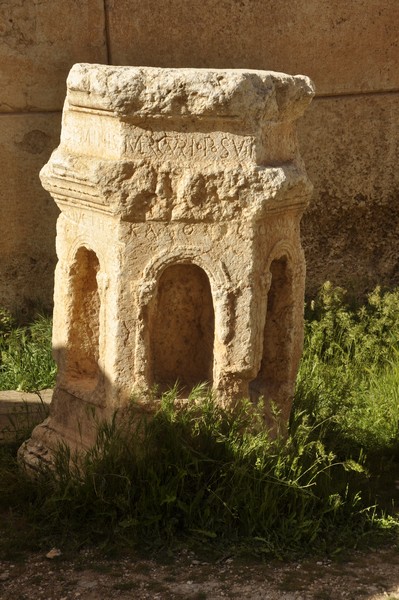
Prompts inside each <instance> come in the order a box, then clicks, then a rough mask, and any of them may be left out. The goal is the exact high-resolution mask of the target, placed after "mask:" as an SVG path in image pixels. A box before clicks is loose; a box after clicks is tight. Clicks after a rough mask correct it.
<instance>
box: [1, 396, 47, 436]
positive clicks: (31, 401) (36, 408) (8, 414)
mask: <svg viewBox="0 0 399 600" xmlns="http://www.w3.org/2000/svg"><path fill="white" fill-rule="evenodd" d="M52 395H53V390H51V389H47V390H41V391H40V392H38V393H28V392H17V391H15V390H7V391H5V392H0V444H5V443H7V442H12V441H15V440H17V439H20V437H21V434H22V433H29V430H30V429H32V427H34V426H35V425H37V424H38V423H40V422H41V421H43V420H44V419H45V418H46V416H47V415H48V412H49V406H50V402H51V398H52Z"/></svg>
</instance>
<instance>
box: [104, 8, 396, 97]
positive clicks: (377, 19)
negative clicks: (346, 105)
mask: <svg viewBox="0 0 399 600" xmlns="http://www.w3.org/2000/svg"><path fill="white" fill-rule="evenodd" d="M106 5H107V7H108V13H109V14H108V19H109V36H110V50H111V62H112V63H113V64H122V65H128V64H130V65H151V66H164V67H220V68H245V69H249V68H251V69H273V70H276V71H284V72H286V73H291V74H295V73H306V74H307V75H309V77H311V78H312V79H313V81H314V82H315V84H316V93H317V94H342V93H349V92H354V91H356V92H360V91H362V92H364V91H372V90H392V89H398V88H399V70H398V68H397V64H398V62H399V44H398V33H397V29H398V25H397V24H398V22H399V2H398V0H384V2H381V1H380V0H356V2H343V1H342V0H330V1H328V2H327V1H326V0H324V1H323V2H320V0H296V1H295V2H289V1H288V0H280V1H276V0H225V1H224V2H215V0H162V2H160V1H159V0H147V1H146V2H143V1H142V0H107V2H106Z"/></svg>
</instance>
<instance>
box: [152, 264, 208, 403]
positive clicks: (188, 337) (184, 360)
mask: <svg viewBox="0 0 399 600" xmlns="http://www.w3.org/2000/svg"><path fill="white" fill-rule="evenodd" d="M214 332H215V316H214V309H213V302H212V293H211V287H210V284H209V279H208V276H207V275H206V273H205V271H204V270H203V269H201V268H200V267H198V266H197V265H194V264H175V265H171V266H169V267H167V268H166V269H165V270H164V271H163V273H162V275H161V277H160V279H159V282H158V286H157V291H156V299H155V306H154V309H153V317H152V324H151V327H150V339H151V342H150V344H151V357H152V380H153V383H154V384H155V385H156V386H158V387H159V389H160V391H163V390H165V389H167V388H170V387H172V386H174V385H175V383H176V382H177V383H178V386H179V390H180V391H181V392H183V393H184V394H185V393H189V392H190V390H191V389H192V388H193V387H194V386H195V385H198V384H199V383H204V382H208V383H209V384H210V385H211V384H212V377H213V375H212V373H213V343H214Z"/></svg>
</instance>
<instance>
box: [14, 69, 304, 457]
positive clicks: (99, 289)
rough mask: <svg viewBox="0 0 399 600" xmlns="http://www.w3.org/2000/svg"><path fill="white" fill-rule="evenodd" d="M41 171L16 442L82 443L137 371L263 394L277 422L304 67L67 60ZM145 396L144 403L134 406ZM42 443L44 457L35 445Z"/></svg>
mask: <svg viewBox="0 0 399 600" xmlns="http://www.w3.org/2000/svg"><path fill="white" fill-rule="evenodd" d="M67 83H68V91H67V97H66V101H65V106H64V112H63V121H62V134H61V142H60V145H59V147H58V149H57V150H55V152H54V153H53V154H52V156H51V159H50V161H49V162H48V164H47V165H46V166H45V167H44V168H43V170H42V172H41V179H42V183H43V186H44V187H45V188H46V190H48V191H49V192H50V193H51V195H52V196H53V198H54V200H55V202H56V203H57V205H58V206H59V208H60V210H61V214H60V216H59V219H58V226H57V254H58V266H57V269H56V276H55V297H54V301H55V306H54V332H53V346H54V355H55V358H56V361H57V364H58V379H57V384H56V388H55V390H54V395H53V401H52V405H51V411H50V417H49V418H48V419H47V420H46V421H45V422H44V423H42V424H41V425H39V426H38V427H36V429H35V430H34V432H33V434H32V437H31V438H30V440H28V441H27V442H25V444H24V445H23V447H22V448H21V450H20V456H21V457H22V459H23V460H24V461H25V462H26V463H27V464H30V465H31V466H33V465H34V464H35V462H37V461H40V460H47V458H48V456H50V455H51V452H52V450H53V449H54V447H55V446H56V445H57V443H58V442H60V441H61V442H66V443H67V444H69V445H70V446H71V447H73V448H77V449H79V448H82V449H84V448H85V447H87V446H88V445H89V444H90V443H92V441H93V439H94V438H93V436H94V429H93V426H92V425H90V423H92V419H90V416H89V415H90V414H91V413H93V412H96V414H97V415H98V416H99V417H100V418H107V416H109V415H110V414H111V413H112V412H113V411H114V410H115V409H116V408H118V407H121V406H124V404H126V403H127V402H128V401H129V399H130V398H131V396H132V394H135V397H136V399H138V400H137V402H138V404H139V405H140V403H141V405H142V408H143V410H146V409H147V410H151V409H152V408H153V404H154V402H155V401H154V395H148V394H146V393H144V392H145V391H146V390H149V389H153V388H154V387H155V386H156V388H157V389H158V390H159V391H160V392H161V391H162V390H165V389H166V388H167V387H170V386H173V385H174V384H175V383H176V382H178V385H179V389H180V391H181V394H182V396H183V397H188V394H189V392H190V389H192V388H193V386H196V385H197V384H199V383H202V382H207V383H208V385H209V386H210V387H211V388H212V389H213V390H214V392H215V395H216V397H217V398H219V399H220V401H221V402H225V403H226V402H229V401H230V400H234V399H235V400H236V399H239V398H250V399H252V400H254V401H255V400H256V399H258V398H260V397H264V400H265V420H266V424H267V425H269V426H270V425H271V416H270V403H271V402H272V403H274V404H275V405H276V406H277V407H278V409H279V410H280V419H281V421H282V422H283V423H284V422H286V421H287V419H288V416H289V413H290V409H291V403H292V397H293V388H294V382H295V376H296V373H297V367H298V361H299V358H300V354H301V350H302V336H303V331H302V330H303V296H304V277H305V264H304V256H303V252H302V248H301V243H300V220H301V216H302V213H303V211H304V209H305V208H306V206H307V204H308V202H309V198H310V195H311V190H312V186H311V184H310V182H309V181H308V178H307V175H306V172H305V169H304V166H303V163H302V161H301V158H300V156H299V152H298V146H297V141H296V134H295V122H296V120H297V119H298V117H300V116H301V115H302V113H303V112H304V110H305V108H306V107H307V105H308V104H309V102H310V100H311V98H312V96H313V86H312V83H311V82H310V80H309V79H308V78H307V77H304V76H295V77H292V76H289V75H285V74H283V73H275V72H268V71H244V70H212V69H161V68H149V67H114V66H102V65H90V64H77V65H75V66H74V67H73V68H72V70H71V72H70V74H69V77H68V82H67ZM150 404H151V406H150ZM46 457H47V458H46Z"/></svg>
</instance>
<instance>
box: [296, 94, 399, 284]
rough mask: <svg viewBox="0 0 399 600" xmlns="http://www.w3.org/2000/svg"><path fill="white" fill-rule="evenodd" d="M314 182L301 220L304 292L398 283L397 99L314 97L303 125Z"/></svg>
mask: <svg viewBox="0 0 399 600" xmlns="http://www.w3.org/2000/svg"><path fill="white" fill-rule="evenodd" d="M298 129H299V139H300V148H301V154H302V156H303V158H304V160H305V164H306V169H307V171H308V174H309V177H310V179H311V180H312V181H313V184H314V193H313V198H312V201H311V203H310V206H309V208H308V209H307V211H306V213H305V215H304V218H303V221H302V234H303V243H304V247H305V253H306V259H307V272H308V287H307V292H308V294H309V293H312V294H313V293H314V291H315V289H317V287H318V286H319V285H321V284H322V283H323V282H324V281H325V280H326V279H329V280H331V281H332V282H333V283H334V284H337V285H338V284H339V285H342V286H344V287H346V288H347V289H348V291H350V292H356V293H362V292H363V291H365V290H367V289H370V288H373V287H374V286H375V285H376V284H382V285H387V286H394V285H399V248H398V240H399V210H398V206H399V169H398V165H399V94H377V95H364V96H361V95H360V96H352V97H346V98H320V99H316V100H315V101H314V102H313V103H312V105H311V107H310V108H309V111H307V113H305V116H304V118H303V119H302V120H301V121H300V122H299V125H298Z"/></svg>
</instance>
